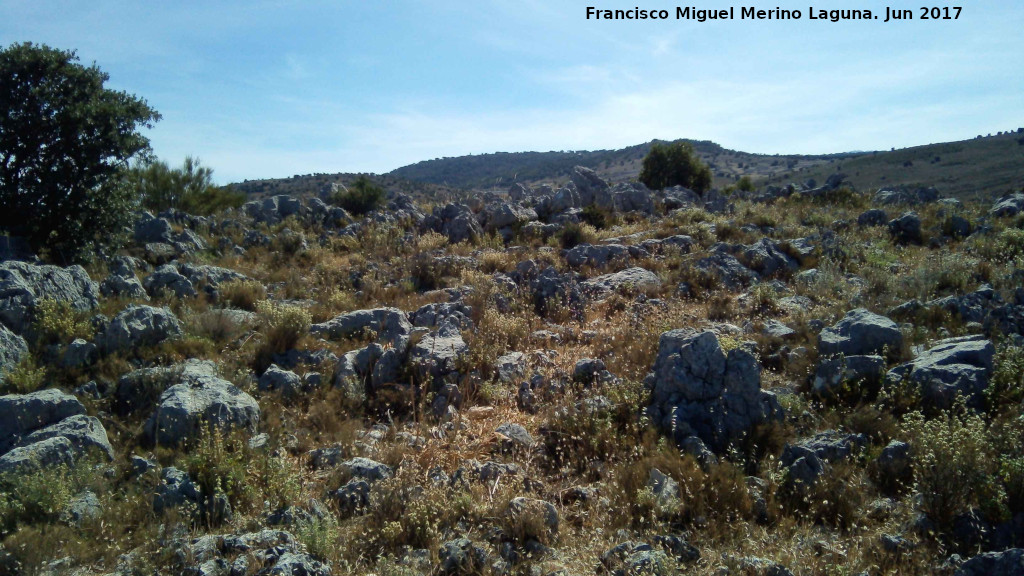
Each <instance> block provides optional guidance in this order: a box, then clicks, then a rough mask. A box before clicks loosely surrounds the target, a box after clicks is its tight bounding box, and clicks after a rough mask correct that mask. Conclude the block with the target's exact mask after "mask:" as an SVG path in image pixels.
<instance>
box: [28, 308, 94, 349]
mask: <svg viewBox="0 0 1024 576" xmlns="http://www.w3.org/2000/svg"><path fill="white" fill-rule="evenodd" d="M33 327H34V331H35V334H36V337H37V338H38V339H39V342H40V344H42V345H48V344H67V343H68V342H71V341H72V340H74V339H75V338H83V339H86V340H89V339H91V338H92V336H93V329H92V326H91V325H90V324H89V320H88V319H87V318H84V317H83V315H82V314H81V313H80V312H78V311H77V310H75V309H74V308H73V307H72V306H71V303H69V302H65V301H62V300H53V299H50V298H44V299H43V300H40V301H39V303H38V304H37V305H36V312H35V319H34V326H33Z"/></svg>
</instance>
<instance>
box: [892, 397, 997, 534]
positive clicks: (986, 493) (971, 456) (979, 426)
mask: <svg viewBox="0 0 1024 576" xmlns="http://www.w3.org/2000/svg"><path fill="white" fill-rule="evenodd" d="M954 412H955V413H952V414H944V415H942V416H940V417H938V418H935V419H932V420H926V419H925V417H924V416H923V415H922V414H921V413H920V412H912V413H910V414H908V415H907V416H906V417H905V419H904V422H903V426H902V429H903V433H904V436H905V437H906V438H908V439H910V442H911V448H912V455H913V471H914V492H915V493H916V496H917V498H918V502H919V507H920V509H921V512H923V513H924V514H925V515H926V516H928V518H929V519H930V520H931V521H932V522H934V523H935V526H936V527H937V528H938V530H939V531H940V532H942V533H948V532H949V531H950V530H951V529H952V527H953V522H954V520H955V519H956V517H957V516H958V515H960V514H964V513H967V512H969V511H971V510H972V509H973V508H976V507H982V508H984V509H986V510H987V511H990V512H991V511H994V510H998V509H1000V508H1002V506H1004V505H1005V499H1006V494H1005V492H1004V490H1003V488H1002V486H1001V485H1000V484H999V483H998V481H997V480H998V476H997V473H998V472H999V469H998V467H999V459H998V458H997V455H996V454H995V450H994V447H993V445H992V443H991V441H990V439H989V437H988V427H987V426H986V424H985V421H984V420H983V419H982V417H981V416H980V415H978V414H976V413H974V412H971V411H967V410H966V409H964V408H963V407H962V405H961V406H957V407H955V408H954Z"/></svg>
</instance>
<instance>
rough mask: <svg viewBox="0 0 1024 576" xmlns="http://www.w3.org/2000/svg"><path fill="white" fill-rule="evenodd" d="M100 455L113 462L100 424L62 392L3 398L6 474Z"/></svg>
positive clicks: (0, 440) (0, 438)
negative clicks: (87, 455)
mask: <svg viewBox="0 0 1024 576" xmlns="http://www.w3.org/2000/svg"><path fill="white" fill-rule="evenodd" d="M90 451H94V452H97V453H100V454H103V455H105V456H106V457H107V458H113V449H112V448H111V446H110V442H109V440H108V439H107V433H106V431H105V430H104V429H103V425H102V424H100V421H99V420H97V419H96V418H93V417H91V416H86V415H85V407H84V406H83V405H82V403H81V402H79V401H78V399H77V398H75V397H74V396H71V395H69V394H66V393H64V392H62V391H60V390H56V389H49V390H40V391H38V392H33V393H31V394H12V395H7V396H0V473H3V472H22V471H28V470H31V469H35V468H38V467H40V466H43V467H45V466H51V465H55V464H72V463H73V462H74V461H75V460H77V459H78V458H79V457H80V456H82V455H83V454H86V453H88V452H90Z"/></svg>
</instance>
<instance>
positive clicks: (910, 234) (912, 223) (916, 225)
mask: <svg viewBox="0 0 1024 576" xmlns="http://www.w3.org/2000/svg"><path fill="white" fill-rule="evenodd" d="M889 236H891V237H892V241H893V242H895V243H897V244H920V243H921V242H922V240H923V237H922V235H921V217H920V216H918V215H917V212H904V213H903V214H902V215H900V217H899V218H895V219H893V220H890V221H889Z"/></svg>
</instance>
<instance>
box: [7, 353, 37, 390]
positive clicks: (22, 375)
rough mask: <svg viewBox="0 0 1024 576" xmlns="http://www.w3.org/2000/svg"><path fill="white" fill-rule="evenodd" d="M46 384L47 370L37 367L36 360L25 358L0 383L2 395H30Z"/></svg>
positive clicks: (30, 357)
mask: <svg viewBox="0 0 1024 576" xmlns="http://www.w3.org/2000/svg"><path fill="white" fill-rule="evenodd" d="M45 384H46V368H44V367H39V366H37V365H36V361H35V358H33V357H32V356H29V357H27V358H24V359H23V360H22V361H21V362H19V363H18V365H17V366H15V367H14V369H13V370H11V371H10V372H8V373H7V374H4V377H3V379H2V381H0V394H28V393H29V392H35V391H36V390H39V389H40V388H42V387H43V386H44V385H45Z"/></svg>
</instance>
